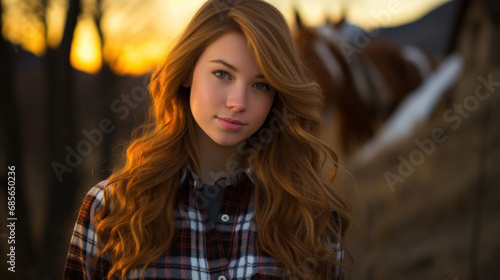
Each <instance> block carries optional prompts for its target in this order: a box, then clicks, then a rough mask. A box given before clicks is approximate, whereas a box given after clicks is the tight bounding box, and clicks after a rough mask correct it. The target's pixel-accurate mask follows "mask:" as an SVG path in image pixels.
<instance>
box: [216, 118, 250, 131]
mask: <svg viewBox="0 0 500 280" xmlns="http://www.w3.org/2000/svg"><path fill="white" fill-rule="evenodd" d="M217 121H219V123H220V124H221V125H222V127H224V128H225V129H227V130H229V131H235V132H237V131H241V130H242V129H243V128H244V127H245V123H243V122H241V121H239V120H235V119H231V118H221V117H217Z"/></svg>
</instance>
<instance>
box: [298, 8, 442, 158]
mask: <svg viewBox="0 0 500 280" xmlns="http://www.w3.org/2000/svg"><path fill="white" fill-rule="evenodd" d="M296 23H297V24H296V26H297V28H296V30H295V40H296V43H297V46H298V48H299V51H300V53H301V56H302V58H303V60H304V62H305V64H306V67H308V68H309V70H310V72H311V74H312V75H313V78H314V79H315V80H316V81H317V82H318V83H319V85H320V86H321V88H322V90H323V92H324V95H325V114H326V115H330V116H332V115H333V116H334V117H335V118H336V119H337V120H338V125H339V127H340V130H341V131H340V138H341V140H340V142H341V143H340V146H341V149H342V151H343V152H344V154H345V155H347V156H348V155H349V154H352V153H353V152H354V151H355V150H356V149H357V148H358V147H359V146H360V145H362V144H363V143H364V142H366V141H367V140H368V139H370V138H371V137H372V136H373V135H374V133H375V132H376V130H377V128H378V127H380V125H381V124H382V123H383V122H384V121H385V120H386V119H387V118H388V117H389V116H390V115H391V113H392V112H393V111H394V110H395V108H396V107H397V106H398V104H399V103H401V101H402V100H403V99H404V98H405V97H406V96H407V95H408V94H409V93H410V92H412V91H413V90H415V89H416V88H417V87H418V86H419V85H420V84H421V83H422V81H424V79H425V78H426V77H427V75H429V74H430V73H431V72H432V71H433V70H434V69H435V68H436V66H437V61H436V59H434V58H433V57H432V56H431V55H430V54H428V53H426V52H424V51H422V50H420V49H418V48H416V47H412V46H401V45H398V44H396V43H394V42H391V41H388V40H384V39H379V38H376V37H375V36H373V35H372V34H370V33H367V32H365V31H363V30H361V29H360V28H357V27H355V26H353V25H349V24H347V23H346V21H345V19H342V20H340V21H339V22H337V23H333V22H331V21H329V20H327V21H326V23H325V24H324V25H322V26H318V27H306V26H305V25H304V24H302V21H301V19H300V16H299V14H298V12H296Z"/></svg>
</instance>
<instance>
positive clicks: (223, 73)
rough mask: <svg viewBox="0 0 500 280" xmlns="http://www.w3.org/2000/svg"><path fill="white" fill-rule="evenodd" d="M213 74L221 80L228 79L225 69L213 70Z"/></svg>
mask: <svg viewBox="0 0 500 280" xmlns="http://www.w3.org/2000/svg"><path fill="white" fill-rule="evenodd" d="M213 73H214V75H215V76H216V77H217V78H219V79H222V80H225V79H229V74H228V73H227V72H226V71H220V70H219V71H214V72H213Z"/></svg>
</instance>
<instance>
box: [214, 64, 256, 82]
mask: <svg viewBox="0 0 500 280" xmlns="http://www.w3.org/2000/svg"><path fill="white" fill-rule="evenodd" d="M210 62H212V63H219V64H222V65H224V66H226V67H227V68H229V69H231V70H233V71H234V72H238V68H236V67H235V66H233V65H231V64H229V63H227V62H226V61H224V60H222V59H214V60H210ZM256 78H262V79H265V77H264V75H263V74H260V75H257V77H256Z"/></svg>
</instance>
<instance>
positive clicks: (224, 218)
mask: <svg viewBox="0 0 500 280" xmlns="http://www.w3.org/2000/svg"><path fill="white" fill-rule="evenodd" d="M220 219H221V220H222V221H223V222H227V221H229V215H227V214H224V215H222V217H220ZM221 277H224V276H221ZM219 279H222V278H220V277H219ZM224 279H226V278H225V277H224Z"/></svg>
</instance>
